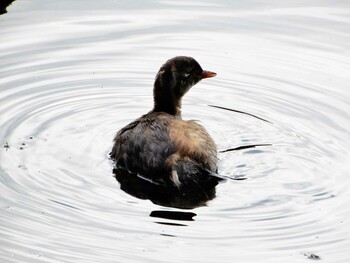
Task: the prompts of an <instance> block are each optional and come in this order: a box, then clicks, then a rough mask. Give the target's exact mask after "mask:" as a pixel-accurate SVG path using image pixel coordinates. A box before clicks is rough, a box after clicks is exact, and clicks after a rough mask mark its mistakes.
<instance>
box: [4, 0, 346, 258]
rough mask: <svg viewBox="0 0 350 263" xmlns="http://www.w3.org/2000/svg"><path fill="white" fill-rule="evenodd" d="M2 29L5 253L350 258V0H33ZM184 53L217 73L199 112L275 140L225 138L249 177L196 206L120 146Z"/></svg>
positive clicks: (227, 158) (232, 170) (240, 171)
mask: <svg viewBox="0 0 350 263" xmlns="http://www.w3.org/2000/svg"><path fill="white" fill-rule="evenodd" d="M0 39H1V41H0V144H1V149H0V194H1V197H0V261H1V262H284V263H286V262H293V263H294V262H312V261H314V260H320V262H337V263H339V262H344V263H345V262H350V252H349V248H350V222H349V216H350V205H349V200H350V195H349V190H348V188H349V186H350V178H349V176H348V170H349V167H350V158H349V157H350V154H349V148H350V133H349V130H350V122H349V119H350V93H349V91H348V90H349V88H348V86H349V83H350V60H349V50H350V4H349V2H348V1H330V0H329V1H217V2H214V1H109V0H101V1H92V0H86V1H67V0H63V1H47V0H36V1H34V0H28V1H19V0H18V1H15V2H13V4H12V5H11V6H9V7H8V13H7V14H4V15H2V16H0ZM176 55H189V56H193V57H194V58H195V59H196V60H198V61H199V63H200V64H201V65H202V67H203V68H204V69H207V70H211V71H215V72H217V73H218V75H217V77H215V78H213V79H210V80H205V81H202V82H201V83H199V84H198V85H196V86H195V87H194V88H193V89H192V90H191V91H190V92H189V93H188V94H187V95H186V97H185V98H184V101H183V118H184V119H196V120H200V121H201V123H202V125H204V126H205V127H206V128H207V130H208V132H209V133H210V134H211V135H212V136H213V138H214V139H215V141H216V143H217V145H218V148H219V150H226V149H230V148H236V147H240V146H246V145H255V144H271V145H270V146H268V145H266V146H261V147H256V148H246V149H241V150H235V151H228V152H223V153H219V158H220V161H219V171H220V173H221V174H223V175H228V176H232V177H235V178H240V177H242V178H246V180H241V181H237V180H234V181H233V180H228V181H227V182H225V183H222V184H220V185H218V186H217V188H216V198H214V199H213V200H211V201H209V202H208V203H207V205H206V206H202V207H198V208H194V209H190V210H180V209H176V208H169V207H163V206H159V205H156V204H154V203H152V202H151V201H150V200H141V199H138V198H135V197H133V196H131V195H129V194H127V193H125V192H124V191H122V190H121V189H120V185H119V183H118V182H117V181H116V180H115V178H114V177H113V173H112V168H113V163H112V162H111V161H110V160H109V158H108V153H109V151H110V149H111V146H112V139H113V136H114V134H115V133H116V131H117V130H118V129H120V128H121V127H123V126H124V125H126V124H127V123H129V122H130V121H132V120H133V119H135V118H137V117H139V116H140V115H141V114H143V113H146V112H147V111H148V110H150V108H151V107H152V85H153V80H154V76H155V73H156V72H157V71H158V69H159V67H160V66H161V65H162V64H163V63H164V62H165V61H166V60H167V59H168V58H171V57H173V56H176ZM209 105H213V106H217V107H211V106H209ZM223 108H227V109H231V110H234V111H230V110H225V109H223ZM254 116H255V117H254ZM256 117H258V118H256ZM262 119H263V120H262ZM264 120H266V121H264ZM162 213H165V214H167V213H168V214H175V215H176V214H182V215H187V216H188V217H187V220H180V219H181V218H179V217H176V216H175V218H172V219H171V218H164V217H162V216H157V215H162Z"/></svg>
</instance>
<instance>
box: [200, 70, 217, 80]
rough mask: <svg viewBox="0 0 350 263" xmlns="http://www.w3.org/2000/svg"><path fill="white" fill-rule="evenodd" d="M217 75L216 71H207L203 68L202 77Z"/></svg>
mask: <svg viewBox="0 0 350 263" xmlns="http://www.w3.org/2000/svg"><path fill="white" fill-rule="evenodd" d="M215 76H216V73H215V72H211V71H207V70H203V72H202V74H201V77H202V79H206V78H212V77H215Z"/></svg>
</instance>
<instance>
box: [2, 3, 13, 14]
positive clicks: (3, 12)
mask: <svg viewBox="0 0 350 263" xmlns="http://www.w3.org/2000/svg"><path fill="white" fill-rule="evenodd" d="M14 1H15V0H1V1H0V15H2V14H6V13H7V10H6V8H7V7H8V6H9V5H10V4H11V3H12V2H14Z"/></svg>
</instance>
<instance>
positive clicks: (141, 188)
mask: <svg viewBox="0 0 350 263" xmlns="http://www.w3.org/2000/svg"><path fill="white" fill-rule="evenodd" d="M113 173H114V175H115V178H116V179H117V181H118V182H119V183H120V189H121V190H123V191H124V192H126V193H128V194H130V195H132V196H134V197H137V198H140V199H149V200H151V201H152V202H153V203H154V204H157V205H161V206H167V207H175V208H182V209H193V208H196V207H199V206H205V205H206V203H207V202H208V201H209V200H212V199H213V198H214V197H215V185H211V186H202V185H200V186H199V187H192V188H185V189H183V188H182V189H181V191H180V190H179V189H177V188H169V187H165V186H163V185H158V184H155V183H153V182H151V181H149V180H146V179H144V178H142V177H140V176H138V175H136V174H132V173H130V172H128V171H126V170H125V169H117V168H115V169H113ZM158 215H159V213H158Z"/></svg>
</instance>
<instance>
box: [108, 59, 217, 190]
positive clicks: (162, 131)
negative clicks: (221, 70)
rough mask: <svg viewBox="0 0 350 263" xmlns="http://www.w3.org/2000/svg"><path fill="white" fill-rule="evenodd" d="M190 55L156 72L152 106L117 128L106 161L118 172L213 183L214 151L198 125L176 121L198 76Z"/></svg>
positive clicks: (174, 183) (178, 184) (169, 182)
mask: <svg viewBox="0 0 350 263" xmlns="http://www.w3.org/2000/svg"><path fill="white" fill-rule="evenodd" d="M215 75H216V73H213V72H210V71H205V70H202V68H201V66H200V65H199V64H198V62H197V61H196V60H194V59H193V58H191V57H175V58H172V59H170V60H168V61H167V62H166V63H165V64H164V65H163V66H162V67H161V68H160V70H159V72H158V73H157V75H156V79H155V83H154V90H153V94H154V108H153V110H151V111H150V112H149V113H147V114H145V115H143V116H141V117H140V118H138V119H137V120H135V121H133V122H131V123H130V124H129V125H127V126H125V127H124V128H122V129H121V130H120V131H119V132H118V133H117V135H116V136H115V139H114V146H113V148H112V152H111V157H112V159H114V160H115V162H116V167H117V168H118V169H125V170H127V171H129V172H130V173H133V174H138V175H139V176H141V177H143V178H146V179H147V180H150V181H151V182H152V183H155V184H159V185H163V186H167V187H175V188H177V189H181V188H184V187H187V186H189V187H193V186H194V185H198V184H209V185H216V184H217V181H218V178H219V177H217V176H216V172H217V149H216V145H215V143H214V141H213V139H212V138H211V137H210V135H209V134H208V133H207V131H206V130H205V129H204V128H203V126H201V125H200V124H198V123H196V122H195V121H184V120H182V119H181V100H182V97H183V96H184V95H185V93H186V92H187V91H188V90H189V89H190V88H191V87H192V86H193V85H195V84H196V83H198V82H199V81H200V80H201V79H203V78H210V77H214V76H215Z"/></svg>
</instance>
